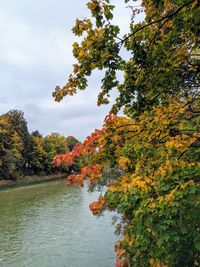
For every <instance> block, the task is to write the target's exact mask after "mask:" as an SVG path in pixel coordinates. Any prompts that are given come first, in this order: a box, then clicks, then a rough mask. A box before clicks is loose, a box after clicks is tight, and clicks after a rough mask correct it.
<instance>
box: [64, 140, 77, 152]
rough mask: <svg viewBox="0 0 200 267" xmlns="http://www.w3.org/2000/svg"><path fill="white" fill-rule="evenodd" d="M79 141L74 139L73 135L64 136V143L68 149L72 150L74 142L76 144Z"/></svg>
mask: <svg viewBox="0 0 200 267" xmlns="http://www.w3.org/2000/svg"><path fill="white" fill-rule="evenodd" d="M78 143H79V141H78V139H76V138H75V137H74V136H68V137H67V138H66V145H67V149H68V150H69V151H72V149H73V148H74V147H75V146H76V144H78Z"/></svg>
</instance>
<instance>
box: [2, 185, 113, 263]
mask: <svg viewBox="0 0 200 267" xmlns="http://www.w3.org/2000/svg"><path fill="white" fill-rule="evenodd" d="M95 198H96V194H94V193H93V194H89V193H88V192H87V188H83V189H81V188H79V187H66V186H65V180H61V181H54V182H46V183H43V184H39V185H34V186H29V187H23V188H16V189H8V190H5V191H1V192H0V266H2V267H4V266H5V267H9V266H11V267H25V266H26V267H54V266H56V267H90V266H91V267H113V266H114V265H115V264H114V262H115V255H114V253H113V245H114V242H115V239H116V237H115V235H114V228H113V226H111V216H110V215H109V214H106V215H105V216H103V217H101V218H98V219H97V218H96V217H94V216H93V215H92V214H91V212H90V211H89V208H88V204H89V202H91V201H92V200H93V199H95Z"/></svg>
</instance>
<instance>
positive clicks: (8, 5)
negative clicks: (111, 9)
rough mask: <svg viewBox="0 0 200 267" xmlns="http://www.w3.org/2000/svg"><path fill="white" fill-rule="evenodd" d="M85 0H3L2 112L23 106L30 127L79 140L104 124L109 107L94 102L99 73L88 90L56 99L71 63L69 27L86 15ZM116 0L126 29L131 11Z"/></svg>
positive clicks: (0, 44)
mask: <svg viewBox="0 0 200 267" xmlns="http://www.w3.org/2000/svg"><path fill="white" fill-rule="evenodd" d="M87 2H88V1H87V0H73V2H72V1H66V0H57V1H56V0H42V1H41V0H34V1H32V0H14V1H13V0H1V9H0V32H1V42H0V92H1V95H0V103H1V105H0V114H2V113H5V112H7V111H8V110H10V109H13V108H15V109H20V110H22V111H24V113H25V117H26V119H27V121H28V125H29V128H30V130H35V129H39V130H40V131H41V132H42V133H43V134H48V133H50V132H55V131H58V132H61V133H63V134H65V135H75V136H76V137H78V138H80V139H83V138H84V137H85V136H87V135H88V134H89V133H90V132H91V131H92V130H94V129H95V128H99V127H101V125H102V122H103V118H104V117H105V115H106V114H107V112H108V110H109V108H110V107H109V106H104V107H97V106H96V100H97V94H98V90H99V87H100V80H101V78H102V74H100V72H95V74H94V75H93V76H92V78H90V82H89V87H88V90H86V91H85V92H80V93H78V94H77V95H76V96H74V97H71V98H70V97H66V98H65V99H64V101H63V102H61V103H59V104H58V103H55V102H54V100H53V98H52V92H53V90H54V88H55V87H56V85H61V86H62V85H64V83H65V82H66V80H67V76H68V75H69V73H70V72H71V65H72V64H73V63H74V59H73V56H72V49H71V46H72V43H73V42H74V40H75V37H74V36H73V34H72V32H71V28H72V26H73V25H74V22H75V19H76V18H77V17H82V18H83V17H85V16H87V14H88V10H87V8H86V3H87ZM113 2H114V3H117V6H118V8H117V10H116V15H117V19H116V20H115V22H116V23H119V24H120V25H121V26H122V31H123V33H125V32H126V30H127V27H128V22H127V20H126V18H127V17H128V16H129V14H130V11H129V10H128V9H126V8H124V5H123V1H122V3H121V4H119V1H116V0H114V1H113Z"/></svg>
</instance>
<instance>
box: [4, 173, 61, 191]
mask: <svg viewBox="0 0 200 267" xmlns="http://www.w3.org/2000/svg"><path fill="white" fill-rule="evenodd" d="M65 177H66V174H63V173H56V174H51V175H42V176H39V175H32V176H24V177H22V178H20V179H18V180H16V181H12V180H4V179H3V180H0V190H1V189H5V188H8V187H16V186H17V187H20V186H28V185H33V184H37V183H43V182H47V181H51V180H52V181H54V180H58V179H64V178H65Z"/></svg>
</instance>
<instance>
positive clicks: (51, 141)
mask: <svg viewBox="0 0 200 267" xmlns="http://www.w3.org/2000/svg"><path fill="white" fill-rule="evenodd" d="M44 150H45V151H46V153H47V166H46V168H47V171H48V172H51V171H52V170H53V169H55V168H53V166H52V161H53V158H54V157H55V155H57V154H63V153H66V152H67V146H66V140H65V137H64V136H62V135H60V134H59V133H52V134H50V135H47V136H45V137H44ZM58 169H60V168H58ZM60 170H61V169H60Z"/></svg>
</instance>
